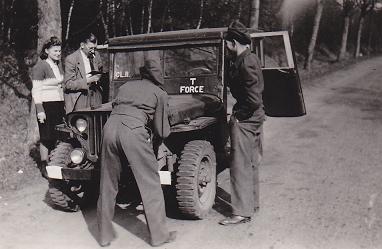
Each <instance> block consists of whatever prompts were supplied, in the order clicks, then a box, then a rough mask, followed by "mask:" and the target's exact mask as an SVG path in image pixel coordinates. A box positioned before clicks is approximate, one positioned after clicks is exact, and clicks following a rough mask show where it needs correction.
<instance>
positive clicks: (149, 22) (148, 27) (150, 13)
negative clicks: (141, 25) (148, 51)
mask: <svg viewBox="0 0 382 249" xmlns="http://www.w3.org/2000/svg"><path fill="white" fill-rule="evenodd" d="M152 11H153V0H149V9H148V15H149V17H148V21H147V33H150V31H151V19H152Z"/></svg>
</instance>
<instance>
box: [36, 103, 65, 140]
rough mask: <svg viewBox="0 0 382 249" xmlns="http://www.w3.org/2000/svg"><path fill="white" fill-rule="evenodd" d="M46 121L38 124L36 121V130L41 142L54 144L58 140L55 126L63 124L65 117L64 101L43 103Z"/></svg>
mask: <svg viewBox="0 0 382 249" xmlns="http://www.w3.org/2000/svg"><path fill="white" fill-rule="evenodd" d="M42 106H43V107H44V111H45V115H46V120H45V121H44V123H40V122H39V121H38V120H37V122H38V128H39V132H40V141H41V142H50V143H51V142H53V143H54V142H55V141H56V140H57V138H58V132H57V131H56V130H55V126H56V125H58V124H62V123H63V118H64V116H65V110H64V106H65V105H64V101H51V102H43V103H42Z"/></svg>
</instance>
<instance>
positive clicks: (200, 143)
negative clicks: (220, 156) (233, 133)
mask: <svg viewBox="0 0 382 249" xmlns="http://www.w3.org/2000/svg"><path fill="white" fill-rule="evenodd" d="M215 195H216V155H215V151H214V147H213V146H212V145H211V143H210V142H208V141H205V140H194V141H190V142H188V143H187V144H186V145H185V146H184V149H183V151H182V153H181V156H180V160H179V166H178V171H177V173H176V199H177V203H178V208H179V211H180V212H181V213H182V214H184V215H185V216H186V217H188V218H191V219H203V218H204V217H205V216H206V215H207V214H208V212H209V211H210V210H211V208H212V205H213V204H214V201H215Z"/></svg>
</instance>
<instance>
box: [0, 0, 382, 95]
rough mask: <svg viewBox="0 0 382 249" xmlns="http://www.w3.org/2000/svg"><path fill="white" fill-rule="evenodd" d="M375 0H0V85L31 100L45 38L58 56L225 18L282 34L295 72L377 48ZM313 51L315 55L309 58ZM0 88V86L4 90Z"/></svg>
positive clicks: (381, 17)
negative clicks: (92, 42)
mask: <svg viewBox="0 0 382 249" xmlns="http://www.w3.org/2000/svg"><path fill="white" fill-rule="evenodd" d="M381 5H382V4H381V3H380V2H378V1H377V0H267V1H265V0H192V1H186V0H61V1H59V0H1V5H0V16H1V23H0V56H1V57H2V63H1V65H0V83H1V87H2V88H3V87H4V86H6V88H12V90H13V91H14V92H15V93H16V95H18V96H19V97H26V98H28V99H30V93H29V90H30V88H31V82H30V80H29V79H28V78H29V77H28V67H31V66H32V65H33V64H34V63H35V62H36V60H37V53H36V50H38V48H39V47H40V46H41V44H42V43H43V41H44V40H46V39H47V38H48V37H50V36H51V35H56V36H59V37H60V38H61V39H62V40H63V42H64V55H66V54H67V53H68V52H70V51H73V50H74V49H76V48H77V47H78V39H79V35H80V34H81V33H83V32H89V31H91V32H93V33H95V34H96V35H97V37H98V38H99V41H100V42H99V43H105V42H107V39H108V38H110V37H116V36H124V35H133V34H140V33H149V32H161V31H169V30H180V29H198V28H213V27H226V26H228V25H229V23H230V22H231V21H232V20H240V21H242V22H243V23H244V24H246V25H247V26H251V27H255V28H258V29H260V30H263V31H277V30H289V32H290V34H291V36H292V40H293V46H294V48H295V50H296V54H297V58H298V61H299V62H301V63H300V65H301V68H304V69H307V70H310V69H311V62H312V61H313V60H314V59H315V58H316V59H318V60H320V59H321V60H324V61H328V62H331V63H333V62H336V61H341V60H343V59H345V58H349V57H355V58H357V57H359V56H364V55H372V54H375V53H378V52H380V51H381V50H382V32H380V27H379V25H381V24H382V11H381ZM315 52H316V57H315ZM3 90H4V89H3Z"/></svg>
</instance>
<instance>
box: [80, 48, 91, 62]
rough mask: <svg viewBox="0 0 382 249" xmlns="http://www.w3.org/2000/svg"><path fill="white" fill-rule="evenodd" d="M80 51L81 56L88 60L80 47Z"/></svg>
mask: <svg viewBox="0 0 382 249" xmlns="http://www.w3.org/2000/svg"><path fill="white" fill-rule="evenodd" d="M80 52H81V55H82V58H84V60H89V58H88V57H87V56H86V54H85V53H84V52H83V51H82V50H81V49H80Z"/></svg>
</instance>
